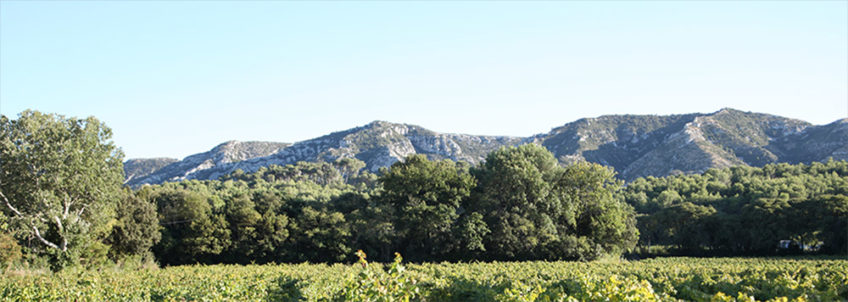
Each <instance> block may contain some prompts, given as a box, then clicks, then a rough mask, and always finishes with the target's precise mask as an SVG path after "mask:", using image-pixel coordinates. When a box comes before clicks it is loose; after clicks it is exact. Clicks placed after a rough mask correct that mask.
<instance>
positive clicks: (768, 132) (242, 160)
mask: <svg viewBox="0 0 848 302" xmlns="http://www.w3.org/2000/svg"><path fill="white" fill-rule="evenodd" d="M524 143H537V144H540V145H542V146H545V147H546V148H547V149H548V150H550V151H551V152H552V153H554V155H555V156H556V157H557V158H558V159H559V160H560V161H561V162H563V163H566V164H567V163H571V162H575V161H582V160H585V161H590V162H596V163H601V164H604V165H608V166H612V167H613V168H615V170H616V171H617V172H618V173H619V177H620V178H622V179H624V180H628V181H629V180H633V179H636V178H638V177H642V176H665V175H670V174H678V173H699V172H703V171H705V170H707V169H709V168H722V167H728V166H733V165H752V166H762V165H765V164H768V163H775V162H788V163H799V162H813V161H824V160H827V159H828V158H833V159H836V160H848V119H842V120H838V121H835V122H833V123H830V124H827V125H821V126H815V125H811V124H810V123H807V122H804V121H800V120H795V119H790V118H785V117H780V116H774V115H769V114H762V113H751V112H742V111H739V110H734V109H727V108H726V109H722V110H719V111H717V112H714V113H709V114H700V113H693V114H682V115H666V116H660V115H607V116H601V117H597V118H584V119H580V120H577V121H574V122H571V123H568V124H565V125H563V126H560V127H557V128H554V129H553V130H551V131H550V132H548V133H544V134H538V135H535V136H531V137H526V138H522V137H507V136H478V135H465V134H445V133H438V132H434V131H430V130H427V129H424V128H421V127H419V126H414V125H407V124H395V123H389V122H383V121H375V122H372V123H369V124H367V125H364V126H361V127H357V128H353V129H348V130H344V131H340V132H335V133H331V134H328V135H325V136H322V137H319V138H315V139H311V140H306V141H302V142H298V143H295V144H284V143H270V142H235V141H232V142H227V143H224V144H221V145H219V146H217V147H215V148H214V149H212V150H210V151H207V152H204V153H199V154H195V155H192V156H189V157H186V158H185V159H183V160H182V161H176V162H171V161H173V159H148V160H145V159H135V160H129V161H127V163H125V170H126V171H127V179H126V182H127V184H129V185H132V186H137V185H141V184H146V183H147V184H157V183H162V182H166V181H179V180H183V179H217V178H218V177H220V176H223V175H226V174H228V173H231V172H233V171H235V170H236V169H241V170H243V171H245V172H253V171H256V170H257V169H259V168H260V167H264V166H268V165H286V164H293V163H296V162H298V161H333V160H335V159H338V158H346V157H347V158H357V159H360V160H362V161H364V162H365V163H366V168H367V169H370V170H372V171H375V170H377V169H379V168H380V167H387V166H390V165H391V164H392V163H394V162H396V161H398V160H400V159H402V158H404V157H405V156H407V155H409V154H425V155H427V156H428V157H429V158H431V159H443V158H448V159H452V160H457V161H466V162H470V163H477V162H479V161H481V160H482V159H483V158H484V157H485V155H486V154H487V153H489V152H491V151H492V150H495V149H497V148H500V147H501V146H513V145H520V144H524ZM141 167H144V168H141ZM157 167H158V168H157Z"/></svg>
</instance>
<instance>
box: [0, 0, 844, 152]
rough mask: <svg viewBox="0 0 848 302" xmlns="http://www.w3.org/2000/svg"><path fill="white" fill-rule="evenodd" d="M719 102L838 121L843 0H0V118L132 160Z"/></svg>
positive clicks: (492, 129)
mask: <svg viewBox="0 0 848 302" xmlns="http://www.w3.org/2000/svg"><path fill="white" fill-rule="evenodd" d="M722 107H733V108H737V109H741V110H747V111H757V112H766V113H772V114H778V115H783V116H787V117H793V118H799V119H803V120H807V121H810V122H812V123H815V124H824V123H829V122H832V121H834V120H836V119H839V118H844V117H846V115H848V1H797V2H791V1H702V2H695V1H682V2H672V1H657V2H638V1H621V2H618V1H600V2H579V1H560V2H556V1H547V2H478V1H473V2H429V1H425V2H383V1H381V2H337V1H330V2H275V1H257V2H235V1H233V2H229V1H211V2H201V1H176V2H165V1H163V2H153V1H123V2H121V1H119V2H106V1H88V2H73V1H44V2H23V1H5V0H4V1H1V2H0V113H2V114H4V115H7V116H16V115H17V114H18V113H19V112H20V111H22V110H24V109H27V108H31V109H36V110H40V111H45V112H56V113H62V114H65V115H71V116H89V115H94V116H96V117H98V118H99V119H101V120H103V121H105V122H106V123H107V125H109V126H110V127H111V128H112V129H113V130H114V133H115V135H114V140H115V142H116V143H117V145H119V146H120V147H122V149H123V150H124V152H125V153H126V155H127V157H128V158H134V157H155V156H168V157H178V158H182V157H184V156H186V155H189V154H192V153H197V152H202V151H205V150H208V149H210V148H212V147H213V146H215V145H216V144H218V143H221V142H223V141H226V140H232V139H236V140H267V141H283V142H296V141H300V140H304V139H308V138H312V137H317V136H320V135H323V134H327V133H329V132H331V131H337V130H343V129H347V128H351V127H354V126H359V125H362V124H366V123H368V122H370V121H372V120H378V119H379V120H388V121H392V122H403V123H410V124H417V125H420V126H423V127H426V128H429V129H432V130H435V131H441V132H455V133H469V134H492V135H513V136H527V135H532V134H536V133H542V132H547V131H549V130H550V129H551V128H552V127H556V126H559V125H562V124H565V123H567V122H570V121H573V120H575V119H578V118H581V117H593V116H599V115H604V114H619V113H631V114H670V113H689V112H713V111H716V110H718V109H720V108H722Z"/></svg>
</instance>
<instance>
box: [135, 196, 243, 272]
mask: <svg viewBox="0 0 848 302" xmlns="http://www.w3.org/2000/svg"><path fill="white" fill-rule="evenodd" d="M150 198H151V200H152V201H153V202H155V203H156V205H157V208H158V212H159V221H160V222H161V224H162V225H163V227H164V228H163V230H162V240H161V241H160V242H159V243H158V244H157V245H156V246H154V252H155V253H156V256H157V258H158V259H159V260H160V261H161V262H162V263H164V264H186V263H202V262H214V261H213V260H215V257H216V256H218V255H220V254H221V252H223V251H225V250H226V249H227V248H229V247H230V244H231V241H230V230H229V225H228V223H227V220H226V219H225V218H224V216H223V215H221V214H218V215H216V214H215V213H213V211H212V210H213V209H212V205H211V204H210V200H212V198H211V196H209V195H207V194H203V193H197V192H192V191H188V190H164V191H160V192H156V193H154V194H151V197H150Z"/></svg>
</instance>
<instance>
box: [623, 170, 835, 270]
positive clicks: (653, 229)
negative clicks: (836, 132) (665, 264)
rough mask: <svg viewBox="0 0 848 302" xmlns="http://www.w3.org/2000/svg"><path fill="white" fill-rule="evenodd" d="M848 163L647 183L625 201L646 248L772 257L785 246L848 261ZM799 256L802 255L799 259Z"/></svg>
mask: <svg viewBox="0 0 848 302" xmlns="http://www.w3.org/2000/svg"><path fill="white" fill-rule="evenodd" d="M846 188H848V162H846V161H828V162H826V163H812V164H810V165H805V164H798V165H789V164H775V165H766V166H764V167H762V168H753V167H733V168H728V169H721V170H719V169H711V170H708V171H707V172H705V173H704V174H701V175H685V176H669V177H661V178H656V177H648V178H642V179H637V180H636V181H634V182H632V183H630V184H629V185H628V186H627V188H626V190H625V191H624V192H623V197H624V199H625V200H626V201H627V202H628V203H629V204H631V205H632V206H633V207H635V208H636V209H637V211H639V212H641V213H642V214H641V216H640V218H639V224H640V231H641V233H642V237H641V243H642V245H644V246H646V247H647V246H650V245H653V244H660V245H672V246H675V247H676V248H677V251H678V252H681V253H687V254H699V255H740V254H743V255H769V254H776V253H788V252H792V251H789V250H784V249H778V247H777V245H778V242H780V241H781V240H792V241H794V242H795V244H797V245H798V246H800V247H806V248H805V250H807V251H808V252H811V251H816V250H818V251H819V252H825V253H832V254H837V253H842V254H844V253H848V244H846V241H848V236H846V235H848V234H846V230H847V229H848V225H846V221H848V210H846V209H848V197H847V196H848V189H846ZM796 252H800V251H796Z"/></svg>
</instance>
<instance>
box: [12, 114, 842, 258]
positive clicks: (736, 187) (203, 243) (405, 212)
mask: <svg viewBox="0 0 848 302" xmlns="http://www.w3.org/2000/svg"><path fill="white" fill-rule="evenodd" d="M110 139H111V131H110V130H109V128H108V127H106V126H105V125H104V124H102V123H101V122H99V121H97V120H96V119H94V118H88V119H75V118H67V117H64V116H61V115H53V114H42V113H39V112H33V111H26V112H24V113H21V115H20V117H19V118H18V119H17V120H10V119H8V118H6V117H5V116H3V117H0V155H2V157H1V158H2V167H1V168H2V169H1V170H0V201H2V202H3V207H2V213H3V215H0V261H3V262H6V263H10V262H13V261H18V262H20V261H24V262H28V263H46V264H49V265H50V266H51V267H52V268H54V269H57V270H58V269H61V268H63V267H67V266H72V265H87V266H93V265H98V264H101V263H104V262H107V261H125V259H142V260H154V259H155V261H156V262H158V263H160V264H163V265H179V264H190V263H271V262H275V263H281V262H304V261H309V262H340V261H353V260H355V259H356V258H355V257H356V256H355V255H354V251H356V250H363V251H365V252H366V253H367V254H368V255H369V259H372V260H383V261H388V260H391V259H392V258H393V254H394V253H395V252H400V253H401V254H403V255H404V257H405V258H406V259H409V260H412V261H416V262H424V261H471V260H484V261H488V260H542V259H544V260H593V259H597V258H600V257H604V256H620V255H622V254H624V253H634V252H638V250H639V248H645V247H649V246H651V245H661V246H665V247H669V248H670V249H671V250H672V251H673V252H675V253H685V254H693V255H771V254H776V253H781V252H786V250H787V249H779V248H778V243H779V242H780V241H781V240H791V242H793V243H794V246H795V250H797V251H802V250H808V251H817V252H824V253H845V252H846V248H848V243H846V241H848V225H846V221H848V197H846V196H848V162H845V161H830V162H827V163H812V164H810V165H805V164H798V165H788V164H777V165H766V166H764V167H761V168H754V167H734V168H729V169H721V170H717V169H714V170H708V171H706V172H705V173H703V174H700V175H680V176H670V177H663V178H654V177H648V178H640V179H637V180H635V181H633V182H631V183H628V184H625V183H624V182H623V181H621V180H618V179H617V178H616V177H615V172H614V171H613V169H612V168H609V167H604V166H601V165H598V164H592V163H586V162H577V163H573V164H569V165H563V164H562V163H560V162H558V161H557V159H556V158H554V156H553V155H552V154H551V153H550V152H549V151H548V150H547V149H545V148H544V147H542V146H539V145H535V144H526V145H521V146H517V147H503V148H500V149H498V150H496V151H493V152H491V153H489V154H488V155H487V156H486V157H485V160H484V161H483V162H481V163H479V164H477V165H473V166H472V165H470V164H467V163H464V162H454V161H451V160H430V159H428V158H426V157H425V156H422V155H412V156H409V157H407V158H405V159H404V160H403V161H400V162H397V163H395V164H393V165H392V166H391V167H389V168H384V169H381V170H380V171H378V172H377V173H371V172H368V171H367V170H365V169H363V168H364V167H365V163H364V162H362V161H360V160H357V159H352V158H341V159H338V160H335V161H333V162H299V163H297V164H294V165H287V166H269V167H266V168H262V169H260V170H259V171H256V172H255V173H244V172H241V171H236V172H235V173H232V174H230V175H227V176H224V177H222V178H220V179H218V180H204V181H198V180H188V181H182V182H172V183H164V184H161V185H148V186H144V187H141V188H139V189H138V190H130V189H129V188H127V187H125V186H124V185H123V183H122V179H123V178H122V167H121V162H122V159H123V155H122V154H121V152H120V150H119V149H118V148H117V147H116V146H114V144H113V143H112V142H111V141H110ZM637 244H638V247H639V248H637Z"/></svg>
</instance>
